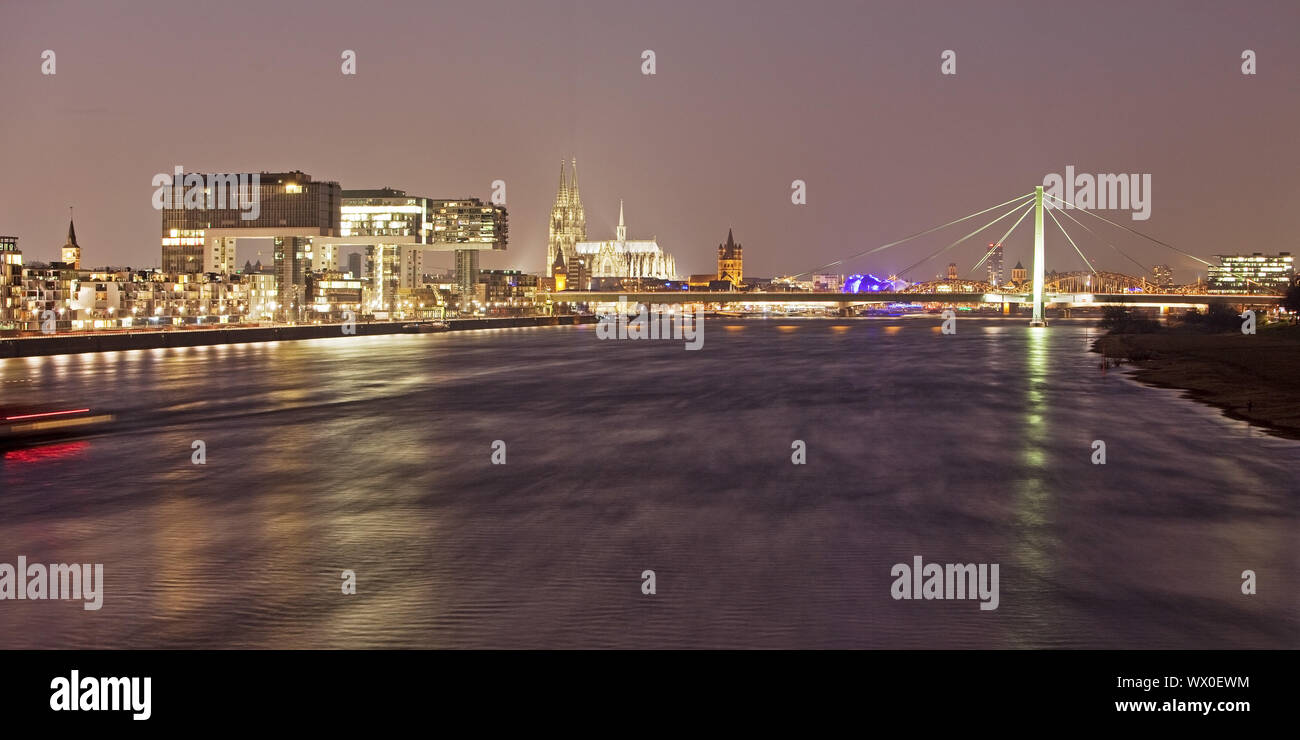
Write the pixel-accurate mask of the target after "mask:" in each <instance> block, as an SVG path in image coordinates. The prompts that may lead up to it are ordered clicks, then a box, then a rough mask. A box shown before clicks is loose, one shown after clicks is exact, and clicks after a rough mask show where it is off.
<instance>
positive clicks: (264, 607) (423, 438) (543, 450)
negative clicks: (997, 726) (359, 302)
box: [0, 319, 1300, 648]
mask: <svg viewBox="0 0 1300 740" xmlns="http://www.w3.org/2000/svg"><path fill="white" fill-rule="evenodd" d="M717 324H720V325H721V326H717V325H712V324H711V326H714V328H713V329H706V333H705V346H704V349H703V350H702V351H699V352H685V351H683V349H682V345H681V342H678V341H662V342H651V341H641V342H636V341H621V342H620V341H599V340H597V338H596V336H595V334H594V333H593V332H591V331H590V330H589V328H588V327H581V328H573V329H563V328H547V329H537V330H519V331H508V332H506V331H501V332H488V331H484V332H465V333H452V334H442V335H411V336H393V337H357V338H349V339H336V340H313V341H305V342H278V343H274V344H266V345H234V346H230V347H224V346H223V347H213V348H210V349H209V350H207V351H206V352H198V351H187V350H186V351H182V350H149V351H141V352H121V353H113V354H111V355H103V356H98V357H92V356H89V355H86V356H79V357H57V358H37V359H23V360H6V361H0V376H2V377H4V378H9V377H11V376H12V377H27V376H30V377H32V378H34V380H33V381H32V382H31V383H24V384H22V385H20V386H16V388H17V390H15V389H13V388H10V387H7V386H0V388H3V390H0V392H4V393H5V394H6V395H9V394H13V393H18V392H20V393H23V394H28V393H32V394H39V395H40V397H42V398H45V399H57V400H62V401H69V402H74V401H86V399H92V400H93V399H102V400H103V405H105V406H108V407H111V408H110V409H109V410H111V411H113V412H114V413H115V414H116V415H117V416H118V418H119V419H120V420H121V422H122V426H121V428H120V429H118V430H117V431H116V432H115V433H113V434H111V435H105V436H98V437H92V438H89V439H86V440H80V441H76V442H69V443H63V444H64V445H71V446H65V447H62V448H60V447H51V448H43V449H46V450H48V451H50V453H49V454H41V452H40V450H39V449H38V450H26V451H22V452H20V453H16V454H14V453H11V454H7V455H5V456H3V457H0V506H3V512H4V514H3V517H2V518H0V543H3V546H2V547H0V562H9V563H13V562H15V559H16V557H17V556H18V555H20V554H21V555H26V556H28V557H29V558H30V559H40V560H44V561H46V562H100V563H104V565H105V573H106V579H107V581H108V583H107V592H106V596H105V601H104V608H103V609H102V610H101V611H100V612H86V611H84V610H82V609H81V607H80V605H77V604H72V603H42V602H27V601H24V602H14V601H4V602H0V647H70V646H101V647H106V646H118V647H160V646H161V647H178V646H187V647H223V646H251V647H366V646H395V647H396V646H419V647H607V646H627V647H664V646H686V647H713V646H719V647H747V646H748V647H835V646H843V647H1057V646H1063V647H1192V648H1199V647H1222V648H1230V647H1297V646H1300V639H1297V630H1298V625H1300V622H1298V621H1297V613H1296V612H1297V602H1296V599H1295V598H1294V594H1295V593H1296V592H1297V590H1296V589H1297V586H1298V585H1300V582H1298V580H1297V576H1296V575H1295V574H1296V566H1297V565H1300V558H1298V557H1297V552H1298V551H1297V545H1296V544H1295V537H1294V534H1295V532H1296V525H1297V498H1296V494H1295V492H1294V491H1295V486H1294V483H1293V481H1294V472H1293V471H1294V470H1295V469H1296V465H1297V463H1300V444H1297V443H1294V442H1289V441H1285V440H1277V439H1272V438H1261V437H1260V436H1259V435H1258V433H1257V432H1256V433H1255V434H1254V436H1247V430H1246V429H1245V427H1244V425H1242V424H1240V423H1238V422H1234V421H1231V420H1227V419H1224V418H1222V417H1221V416H1219V415H1218V414H1217V413H1215V412H1213V411H1212V410H1208V409H1205V408H1203V407H1201V406H1198V405H1196V404H1193V403H1191V402H1189V401H1184V400H1181V399H1180V398H1178V394H1176V393H1173V392H1169V391H1162V390H1159V389H1149V388H1142V387H1140V386H1138V385H1136V384H1134V383H1132V382H1130V381H1128V380H1126V379H1125V377H1124V375H1123V374H1122V373H1119V372H1111V373H1109V374H1102V373H1100V372H1099V370H1098V368H1097V365H1096V363H1095V359H1096V356H1095V355H1089V354H1087V353H1086V352H1085V351H1084V342H1083V341H1082V339H1083V334H1084V328H1083V327H1082V325H1071V324H1068V323H1066V322H1061V323H1058V324H1056V325H1054V326H1052V327H1050V328H1048V329H1046V330H1031V329H1029V328H1028V327H1026V326H1024V324H1023V323H1022V322H1011V321H1004V322H996V321H993V322H987V323H986V324H981V323H980V322H979V321H977V320H972V319H966V320H963V321H962V322H961V325H960V326H961V328H960V330H959V333H958V334H955V335H941V334H936V333H934V332H933V328H934V327H933V326H931V324H930V323H929V322H927V321H926V320H924V319H920V320H913V319H908V320H898V319H891V323H890V324H889V325H882V324H881V323H880V322H877V321H846V320H844V319H839V320H835V321H833V322H819V321H807V322H802V323H800V324H799V326H798V327H797V329H798V330H797V331H795V330H793V329H794V327H789V326H788V325H787V326H781V325H778V324H773V323H768V322H750V323H743V324H742V323H725V322H717ZM723 327H725V329H728V330H724V331H718V330H717V329H718V328H723ZM1094 333H1095V332H1094ZM496 439H502V440H505V441H506V442H507V444H508V463H507V464H506V465H504V466H493V465H491V464H490V462H489V456H490V454H491V447H490V445H491V443H492V441H493V440H496ZM795 439H801V440H804V441H805V442H806V444H807V449H808V458H807V459H808V463H807V464H806V465H803V466H795V465H792V464H791V462H790V454H791V442H792V440H795ZM1094 439H1103V440H1105V441H1106V443H1107V448H1108V459H1107V464H1106V465H1104V466H1099V465H1098V466H1094V465H1092V464H1091V463H1090V455H1091V447H1090V445H1091V443H1092V440H1094ZM194 440H203V441H204V442H205V444H206V447H207V464H206V465H203V466H197V465H192V464H191V462H190V455H191V444H192V442H193V441H194ZM914 555H921V556H923V557H924V558H925V560H926V561H927V562H940V563H944V562H976V563H978V562H986V563H992V562H996V563H1000V566H1001V595H1000V602H1001V605H1000V607H999V609H997V610H996V611H992V612H983V611H980V610H979V608H978V605H977V603H976V602H974V601H965V602H943V601H930V602H926V601H911V602H909V601H894V600H892V599H891V598H890V597H889V586H890V583H891V582H892V578H891V577H890V575H889V570H890V567H891V566H892V564H894V563H898V562H910V560H911V558H912V557H913V556H914ZM1247 568H1250V569H1253V570H1255V571H1256V572H1257V573H1258V574H1259V580H1260V583H1261V584H1265V583H1266V584H1269V588H1263V587H1261V590H1260V593H1259V594H1257V595H1255V596H1252V597H1246V596H1243V595H1242V594H1241V593H1240V573H1241V571H1242V570H1244V569H1247ZM344 569H352V570H354V571H355V572H356V574H357V583H358V593H357V595H355V596H344V595H342V594H341V593H340V588H339V585H340V583H341V581H340V577H339V575H340V573H341V571H343V570H344ZM646 569H653V570H655V571H656V574H657V588H658V593H657V594H656V595H654V596H645V595H643V594H642V593H641V591H640V574H641V572H642V571H643V570H646Z"/></svg>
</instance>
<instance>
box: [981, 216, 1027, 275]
mask: <svg viewBox="0 0 1300 740" xmlns="http://www.w3.org/2000/svg"><path fill="white" fill-rule="evenodd" d="M1033 206H1034V204H1033V203H1030V204H1029V208H1026V209H1025V212H1024V213H1022V214H1020V218H1018V219H1016V222H1015V223H1014V224H1011V228H1009V229H1007V233H1005V234H1003V235H1002V238H1001V239H998V240H997V241H996V242H994V243H993V246H992V247H989V251H987V252H985V253H984V256H983V257H982V258H980V261H979V262H976V263H975V266H974V267H972V268H970V271H971V272H972V273H973V272H975V271H976V270H978V269H980V265H982V264H984V261H985V260H987V259H988V258H989V256H990V255H992V254H993V250H995V249H997V248H998V247H1000V246H1002V243H1003V242H1005V241H1006V240H1007V237H1009V236H1011V232H1013V231H1015V230H1016V227H1017V226H1019V225H1020V222H1021V221H1024V220H1025V217H1026V216H1028V215H1029V212H1030V211H1031V210H1033Z"/></svg>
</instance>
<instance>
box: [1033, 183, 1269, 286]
mask: <svg viewBox="0 0 1300 740" xmlns="http://www.w3.org/2000/svg"><path fill="white" fill-rule="evenodd" d="M1043 195H1044V196H1046V197H1048V198H1051V199H1053V200H1059V201H1061V202H1062V203H1067V204H1069V205H1070V206H1071V207H1072V208H1076V209H1078V210H1081V211H1083V212H1084V213H1086V214H1088V215H1089V216H1092V217H1093V218H1098V219H1101V220H1102V221H1105V222H1106V223H1108V224H1110V225H1111V226H1118V227H1119V228H1121V229H1124V230H1125V231H1129V232H1132V233H1134V234H1137V235H1138V236H1140V237H1142V238H1143V239H1146V240H1148V241H1152V242H1155V243H1156V244H1159V245H1160V246H1162V247H1166V248H1168V249H1172V250H1174V251H1175V252H1177V253H1179V254H1181V255H1183V256H1185V257H1191V258H1192V259H1194V260H1196V261H1197V262H1200V263H1201V264H1203V265H1205V266H1206V267H1217V265H1215V264H1213V263H1211V262H1208V261H1206V260H1203V259H1201V258H1200V257H1197V256H1196V255H1194V254H1192V253H1190V252H1184V251H1183V250H1181V249H1179V248H1178V247H1175V246H1174V245H1172V244H1170V243H1168V242H1163V241H1161V240H1159V239H1157V238H1155V237H1154V236H1147V235H1146V234H1143V233H1142V232H1140V231H1138V230H1137V229H1134V228H1130V227H1128V226H1125V225H1124V224H1120V223H1115V222H1114V221H1111V220H1110V219H1108V218H1106V217H1105V216H1101V215H1098V214H1096V213H1093V212H1092V211H1091V210H1089V209H1087V208H1079V206H1076V205H1075V204H1073V203H1070V202H1069V201H1068V200H1066V199H1064V198H1061V197H1058V196H1055V195H1051V194H1050V193H1043ZM1116 251H1118V250H1116ZM1243 279H1244V280H1245V281H1246V282H1248V283H1254V284H1255V285H1263V283H1261V282H1259V281H1257V280H1252V279H1251V278H1248V277H1243Z"/></svg>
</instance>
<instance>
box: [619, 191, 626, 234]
mask: <svg viewBox="0 0 1300 740" xmlns="http://www.w3.org/2000/svg"><path fill="white" fill-rule="evenodd" d="M618 240H619V241H621V242H625V241H627V226H626V225H625V224H624V223H623V199H622V198H619V199H618Z"/></svg>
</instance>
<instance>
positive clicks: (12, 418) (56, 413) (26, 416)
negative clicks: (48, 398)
mask: <svg viewBox="0 0 1300 740" xmlns="http://www.w3.org/2000/svg"><path fill="white" fill-rule="evenodd" d="M89 410H90V409H71V410H69V411H46V412H44V413H41V414H22V415H21V416H6V417H5V421H19V420H22V419H40V418H42V417H46V416H63V415H65V414H84V413H86V412H87V411H89Z"/></svg>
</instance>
